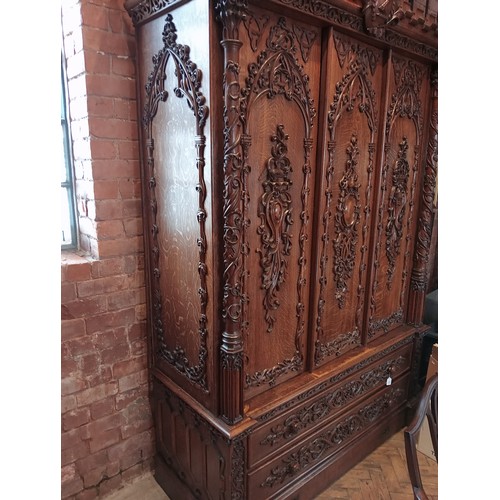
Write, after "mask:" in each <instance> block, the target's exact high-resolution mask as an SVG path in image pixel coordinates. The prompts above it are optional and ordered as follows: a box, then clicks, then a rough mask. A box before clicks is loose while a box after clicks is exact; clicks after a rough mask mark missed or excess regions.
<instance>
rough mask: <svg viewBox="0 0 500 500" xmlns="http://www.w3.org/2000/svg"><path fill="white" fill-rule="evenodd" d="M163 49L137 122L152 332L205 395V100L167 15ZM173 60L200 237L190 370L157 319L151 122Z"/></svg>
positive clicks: (167, 356)
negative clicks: (145, 176) (189, 134)
mask: <svg viewBox="0 0 500 500" xmlns="http://www.w3.org/2000/svg"><path fill="white" fill-rule="evenodd" d="M162 40H163V44H164V46H163V48H162V49H160V51H159V52H158V53H157V54H155V55H154V56H153V59H152V61H153V66H154V67H153V70H152V72H151V73H150V75H149V78H148V81H147V83H146V104H145V106H144V111H143V117H142V122H143V125H144V127H145V128H146V134H147V139H146V144H147V165H148V172H149V175H150V180H149V189H150V208H151V216H150V217H151V218H150V220H151V240H152V245H151V254H152V257H151V262H152V264H153V273H152V274H153V277H154V284H153V293H152V297H153V321H152V324H153V329H154V332H155V336H156V338H157V340H158V351H159V352H158V354H159V356H160V357H161V358H163V359H165V360H166V361H168V363H170V365H172V366H173V367H174V368H175V369H176V370H177V371H179V372H180V373H182V374H184V375H185V376H186V377H187V378H188V379H189V380H190V381H191V382H193V383H194V384H197V385H199V386H200V387H201V388H202V389H203V390H204V391H205V392H208V386H207V379H206V371H207V366H206V363H207V357H208V350H207V336H208V331H207V324H208V318H207V303H208V289H207V280H206V277H207V273H208V268H207V263H206V251H207V239H206V229H205V221H206V217H207V213H206V209H205V202H206V197H207V188H206V184H205V175H204V169H205V141H206V139H205V135H204V132H203V129H204V126H205V123H206V120H207V117H208V107H207V106H206V105H205V102H206V99H205V96H204V95H203V93H202V92H201V90H200V89H201V80H202V72H201V70H200V69H198V68H197V66H196V64H195V63H194V62H193V61H191V59H190V57H189V54H190V48H189V46H187V45H180V44H178V43H177V30H176V27H175V24H174V22H173V18H172V16H171V15H170V14H169V15H168V16H167V18H166V21H165V26H164V29H163V33H162ZM169 60H172V62H173V64H174V66H175V70H174V72H173V73H174V75H175V77H176V78H177V85H176V87H174V94H175V95H176V97H178V98H181V99H185V100H186V102H187V104H188V107H189V108H190V109H191V110H192V111H193V114H194V117H195V120H196V137H195V147H196V152H197V155H196V168H197V170H198V184H197V185H196V190H197V191H198V194H199V197H198V200H199V205H198V212H197V219H198V223H199V227H200V234H199V237H198V238H197V245H198V249H199V262H198V274H199V278H200V287H199V289H198V295H199V299H200V316H199V319H198V323H199V327H198V335H199V340H200V345H199V352H198V360H197V361H198V364H197V365H194V366H191V364H190V362H189V360H188V357H187V355H186V352H185V350H184V348H183V347H182V346H180V345H179V344H177V345H176V346H175V347H174V348H173V350H171V349H169V348H168V347H167V345H166V343H165V329H164V325H163V319H162V314H161V313H162V296H161V291H160V275H161V270H160V265H159V253H160V252H159V243H158V231H159V229H158V224H157V219H156V216H157V200H156V179H155V167H154V139H153V137H152V121H153V119H154V117H155V115H156V113H157V111H158V106H159V103H160V102H164V101H166V100H167V98H168V92H167V91H166V90H165V81H166V79H167V75H166V66H167V62H168V61H169Z"/></svg>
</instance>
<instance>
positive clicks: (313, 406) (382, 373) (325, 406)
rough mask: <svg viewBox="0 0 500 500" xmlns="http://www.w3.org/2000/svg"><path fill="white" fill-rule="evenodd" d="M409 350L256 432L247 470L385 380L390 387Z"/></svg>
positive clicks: (407, 361) (373, 365) (406, 363)
mask: <svg viewBox="0 0 500 500" xmlns="http://www.w3.org/2000/svg"><path fill="white" fill-rule="evenodd" d="M411 350H412V344H411V343H408V344H407V345H405V346H403V347H402V348H401V349H399V350H397V351H395V352H393V353H391V354H389V355H387V356H385V357H384V358H382V359H381V360H377V361H376V362H375V363H371V364H370V365H369V366H368V367H366V368H365V369H364V370H360V371H358V372H357V373H356V374H354V375H352V376H351V377H348V378H344V379H343V380H341V381H340V382H338V383H336V384H335V385H334V386H331V387H329V388H328V389H327V390H324V391H323V392H321V393H320V394H318V395H317V396H316V397H315V398H313V399H309V400H307V402H306V403H305V404H303V405H301V406H298V407H297V406H296V407H294V408H292V409H290V410H288V411H287V412H286V413H284V414H282V415H280V416H278V417H277V418H275V419H273V420H272V421H270V422H269V423H267V424H266V425H264V426H262V427H261V428H260V429H256V430H255V431H254V432H253V433H252V434H251V436H250V438H249V450H248V455H249V465H250V467H253V466H254V465H258V463H259V462H260V461H261V460H262V459H269V457H270V456H271V455H273V454H276V453H277V452H278V451H279V450H280V449H281V448H283V447H284V446H288V445H290V444H291V443H294V442H295V441H296V440H297V439H299V438H300V437H302V436H304V434H306V433H308V432H310V431H311V430H312V429H314V428H316V427H318V426H324V425H325V424H327V423H328V421H329V420H331V419H332V418H334V417H335V416H336V415H339V413H344V412H346V411H348V410H349V408H351V407H352V406H353V405H355V404H356V403H359V402H360V400H362V399H364V398H367V397H368V396H369V395H370V394H373V392H374V391H376V390H378V389H380V388H381V387H384V386H385V385H386V383H387V381H388V378H389V377H390V380H389V383H392V382H393V381H394V379H396V378H397V377H398V375H400V374H401V373H403V372H404V371H405V370H407V369H408V368H409V366H410V362H411Z"/></svg>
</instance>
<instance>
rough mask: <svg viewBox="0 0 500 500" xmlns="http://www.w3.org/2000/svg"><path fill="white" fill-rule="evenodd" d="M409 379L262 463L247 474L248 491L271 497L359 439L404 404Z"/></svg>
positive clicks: (354, 408)
mask: <svg viewBox="0 0 500 500" xmlns="http://www.w3.org/2000/svg"><path fill="white" fill-rule="evenodd" d="M408 382H409V374H407V375H405V376H404V377H403V378H400V379H399V380H398V381H397V382H395V383H394V384H392V385H390V386H387V387H385V388H384V389H382V390H379V391H378V392H377V393H376V394H373V395H372V396H371V397H370V398H368V399H367V400H364V401H363V402H361V403H359V404H358V405H356V406H355V407H353V408H351V410H350V411H349V412H347V413H343V414H342V415H341V416H339V417H337V418H335V419H333V420H331V421H330V423H329V424H328V425H326V426H322V427H321V428H320V429H317V430H316V433H314V434H312V435H309V437H308V438H306V439H305V440H303V441H300V442H298V443H297V444H296V445H295V446H293V447H291V448H287V451H285V452H283V453H281V454H280V455H278V456H276V457H275V458H274V459H273V460H271V461H270V462H269V461H268V462H266V463H264V464H263V465H261V466H260V468H257V469H256V470H255V471H253V472H251V473H250V474H249V480H248V487H249V491H253V492H257V491H258V492H259V496H258V498H262V499H264V498H273V497H274V495H276V494H277V493H278V492H279V491H280V490H281V489H282V488H284V487H286V486H287V485H289V484H290V483H292V482H293V481H295V480H298V479H299V478H300V477H301V476H302V475H304V474H307V473H308V472H309V471H311V469H313V468H314V467H316V466H318V465H319V464H320V463H321V462H323V461H324V460H326V459H328V458H330V457H332V456H333V455H334V454H336V453H338V452H340V451H341V450H343V449H344V448H345V446H347V445H349V444H350V443H352V442H354V441H355V440H356V439H358V438H361V437H362V436H363V435H364V434H366V432H368V431H369V430H370V429H371V428H373V427H375V426H377V425H382V424H383V422H384V421H385V420H386V419H387V418H388V417H389V416H390V415H391V414H393V413H394V412H395V411H396V410H397V409H398V408H401V406H402V405H403V404H404V403H405V401H406V399H407V393H408Z"/></svg>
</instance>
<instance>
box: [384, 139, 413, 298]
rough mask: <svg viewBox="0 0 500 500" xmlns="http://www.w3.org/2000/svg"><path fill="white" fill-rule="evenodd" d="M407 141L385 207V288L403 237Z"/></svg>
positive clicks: (407, 167) (394, 170)
mask: <svg viewBox="0 0 500 500" xmlns="http://www.w3.org/2000/svg"><path fill="white" fill-rule="evenodd" d="M407 155H408V140H407V139H406V137H404V138H403V141H402V142H401V143H400V144H399V151H398V158H397V160H396V165H395V166H394V169H393V172H392V188H391V192H390V194H389V200H388V205H387V211H388V217H387V226H386V228H385V235H386V237H387V240H386V246H385V250H386V255H387V260H388V263H389V266H388V268H387V288H388V289H390V288H391V286H392V279H393V277H394V269H395V267H396V260H397V258H398V256H399V253H400V248H401V238H402V237H403V229H404V227H403V222H404V218H405V212H406V205H407V191H408V178H409V175H410V165H409V163H408V158H407Z"/></svg>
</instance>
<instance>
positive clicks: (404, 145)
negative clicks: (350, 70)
mask: <svg viewBox="0 0 500 500" xmlns="http://www.w3.org/2000/svg"><path fill="white" fill-rule="evenodd" d="M388 68H389V71H388V77H387V78H388V80H387V86H388V94H387V96H388V101H387V108H386V111H385V121H386V123H385V129H384V130H383V134H384V150H383V158H382V162H381V165H382V166H381V172H380V174H379V182H380V187H379V190H378V196H379V198H378V202H377V209H376V214H375V217H376V221H377V222H376V229H375V239H374V246H373V259H374V261H373V266H372V277H371V282H370V289H369V293H370V302H369V308H368V323H367V326H368V329H367V334H368V341H370V340H373V339H374V338H376V337H378V336H380V335H382V334H383V333H385V332H388V331H390V330H392V329H394V328H396V327H397V326H399V325H401V324H403V323H404V321H405V311H406V304H407V300H408V298H407V294H408V286H409V281H410V271H411V264H412V249H413V247H414V243H415V242H414V236H413V235H414V234H415V223H416V218H417V208H418V207H417V204H418V190H419V181H420V177H421V175H420V174H421V170H422V164H423V158H422V153H421V150H422V141H423V135H424V134H423V128H424V127H423V124H424V116H425V103H426V102H427V96H428V91H429V89H428V86H429V74H428V71H429V69H428V68H427V67H426V66H422V65H420V64H419V63H417V62H415V61H413V60H410V59H406V58H404V57H402V56H399V55H397V54H392V55H391V57H390V61H389V66H388Z"/></svg>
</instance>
